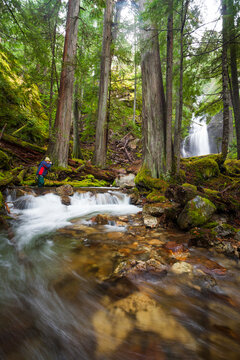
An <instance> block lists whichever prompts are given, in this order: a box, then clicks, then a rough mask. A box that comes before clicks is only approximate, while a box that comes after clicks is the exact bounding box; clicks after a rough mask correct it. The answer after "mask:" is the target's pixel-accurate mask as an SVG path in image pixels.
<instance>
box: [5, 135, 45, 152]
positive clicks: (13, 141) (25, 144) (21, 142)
mask: <svg viewBox="0 0 240 360" xmlns="http://www.w3.org/2000/svg"><path fill="white" fill-rule="evenodd" d="M2 140H4V141H6V142H8V143H10V144H14V145H17V146H20V147H22V148H25V149H30V150H32V151H36V152H38V153H42V154H45V152H46V149H44V148H42V147H41V146H38V145H35V144H31V143H28V142H26V141H24V140H21V139H19V138H16V137H14V136H11V135H8V134H5V133H4V134H3V136H2Z"/></svg>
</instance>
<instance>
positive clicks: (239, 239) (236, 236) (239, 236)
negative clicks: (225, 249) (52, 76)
mask: <svg viewBox="0 0 240 360" xmlns="http://www.w3.org/2000/svg"><path fill="white" fill-rule="evenodd" d="M234 239H235V240H237V241H240V230H239V231H238V232H237V233H236V235H235V236H234Z"/></svg>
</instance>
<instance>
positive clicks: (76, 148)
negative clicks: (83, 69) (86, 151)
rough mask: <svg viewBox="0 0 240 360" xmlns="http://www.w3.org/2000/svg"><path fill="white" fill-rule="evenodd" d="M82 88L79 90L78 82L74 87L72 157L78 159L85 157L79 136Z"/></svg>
mask: <svg viewBox="0 0 240 360" xmlns="http://www.w3.org/2000/svg"><path fill="white" fill-rule="evenodd" d="M80 92H81V89H80V91H79V86H78V82H77V81H76V83H75V89H74V105H73V152H72V157H73V158H76V159H83V156H82V152H81V146H80V137H79V119H80V116H81V114H80V111H79V109H80V107H81V99H80V101H79V96H80Z"/></svg>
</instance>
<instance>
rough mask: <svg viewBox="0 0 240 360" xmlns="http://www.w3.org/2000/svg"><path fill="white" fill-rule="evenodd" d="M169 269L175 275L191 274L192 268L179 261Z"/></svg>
mask: <svg viewBox="0 0 240 360" xmlns="http://www.w3.org/2000/svg"><path fill="white" fill-rule="evenodd" d="M171 269H172V271H173V272H174V273H175V274H184V273H192V271H193V266H192V265H191V264H188V263H187V262H185V261H181V262H176V263H175V264H173V266H172V268H171Z"/></svg>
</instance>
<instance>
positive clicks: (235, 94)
mask: <svg viewBox="0 0 240 360" xmlns="http://www.w3.org/2000/svg"><path fill="white" fill-rule="evenodd" d="M228 4H229V35H230V42H229V47H230V66H231V87H232V103H233V112H234V119H235V129H236V138H237V158H238V160H239V159H240V98H239V85H238V70H237V38H236V30H235V25H234V8H233V0H228Z"/></svg>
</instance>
